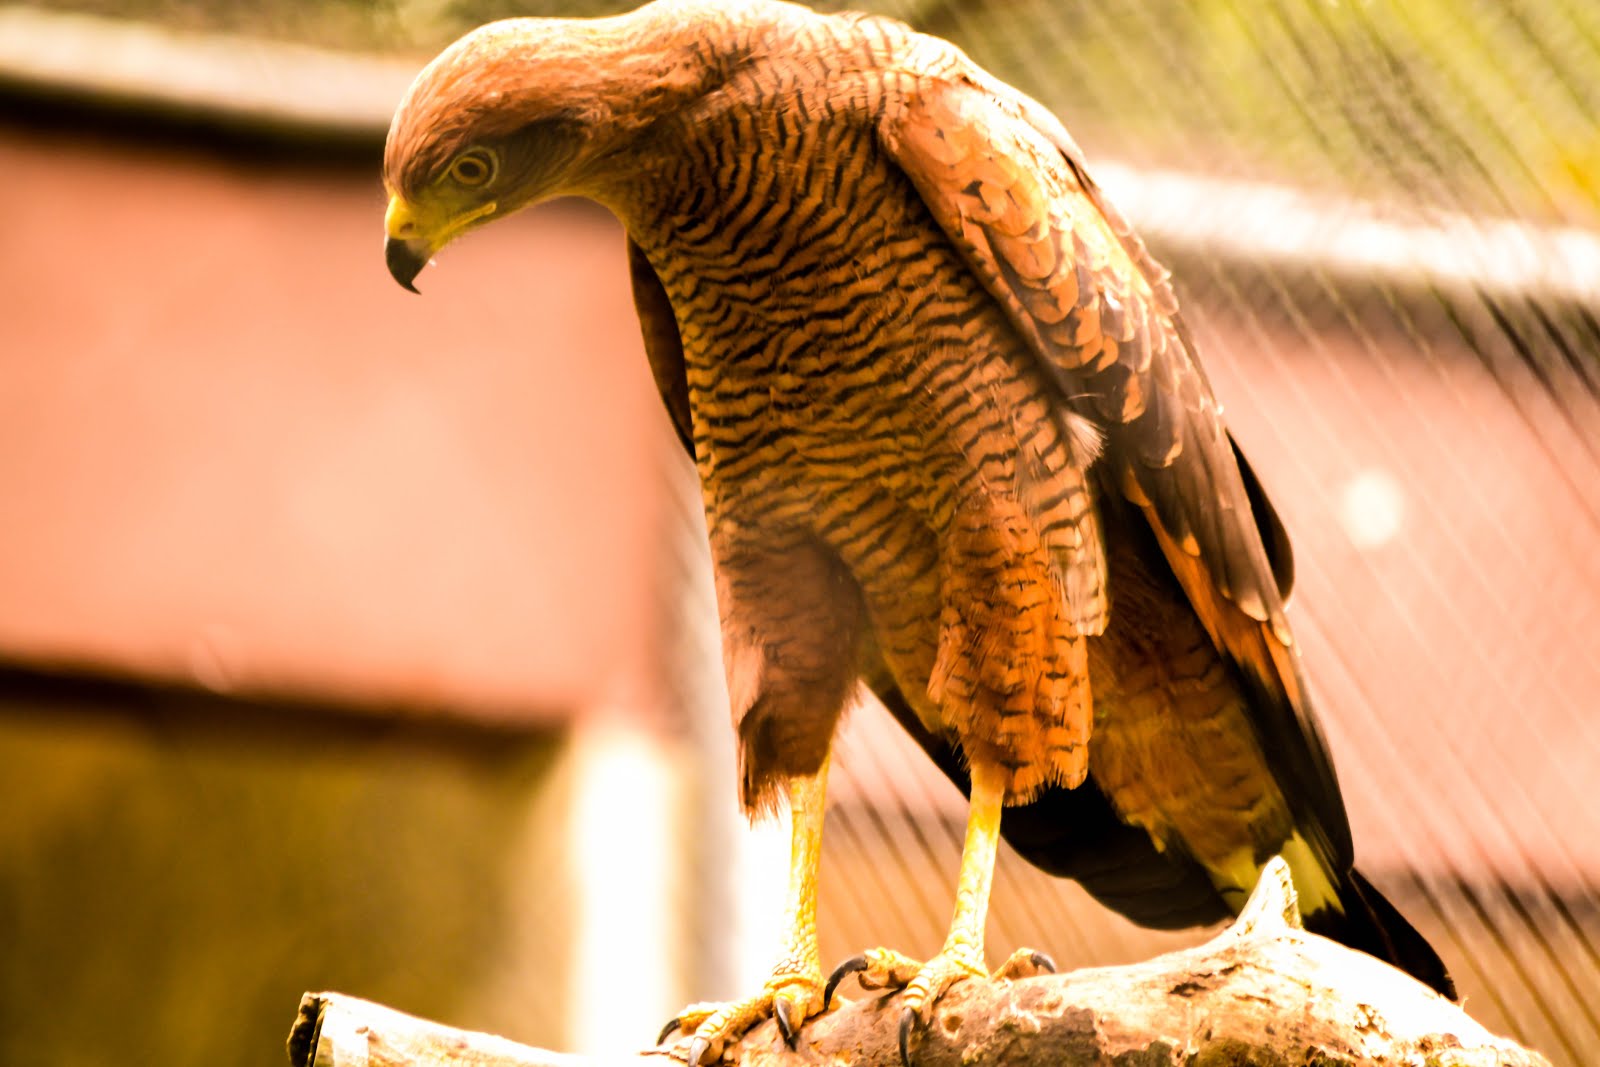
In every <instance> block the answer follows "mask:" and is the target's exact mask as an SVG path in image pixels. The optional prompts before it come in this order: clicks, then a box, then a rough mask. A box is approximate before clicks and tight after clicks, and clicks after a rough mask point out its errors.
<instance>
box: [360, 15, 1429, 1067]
mask: <svg viewBox="0 0 1600 1067" xmlns="http://www.w3.org/2000/svg"><path fill="white" fill-rule="evenodd" d="M384 181H385V184H386V187H387V190H388V193H389V197H390V199H389V206H388V212H387V216H386V220H385V224H386V230H387V238H386V241H385V255H386V258H387V262H388V267H389V270H390V272H391V273H392V274H393V275H394V277H395V279H396V280H397V281H398V282H399V283H400V284H401V285H403V286H405V287H407V288H413V282H414V279H415V278H416V276H417V274H418V273H419V272H420V271H421V269H422V267H423V265H424V264H426V263H427V262H428V260H429V258H430V257H431V256H432V255H433V253H434V252H435V251H437V250H438V249H439V248H440V247H441V246H443V245H444V244H445V243H447V242H449V241H451V240H453V239H454V238H456V237H458V236H460V235H461V234H463V233H465V232H467V231H468V230H470V229H473V228H475V227H478V226H482V225H485V224H487V223H489V222H491V221H493V220H495V219H499V218H503V217H505V216H506V215H509V214H511V213H512V212H515V211H517V210H518V209H520V208H523V207H525V206H527V205H529V204H532V203H535V202H538V201H543V200H547V199H549V198H552V197H556V196H581V197H587V198H590V199H592V200H595V201H597V202H599V203H600V204H602V205H604V206H605V207H606V208H608V209H610V210H611V211H612V212H613V213H614V214H615V215H616V216H617V217H618V218H619V219H620V220H621V222H622V224H623V226H624V228H625V229H626V231H627V236H628V254H629V259H630V263H631V270H632V281H633V288H634V296H635V299H636V303H637V307H638V312H639V318H640V321H641V324H642V327H643V332H644V341H645V348H646V351H647V353H648V355H649V360H650V365H651V369H652V371H653V372H654V375H655V380H656V384H657V385H658V386H659V387H660V391H661V396H662V398H663V400H664V401H665V403H666V406H667V409H668V412H669V413H670V415H671V418H672V422H673V424H674V425H675V426H676V428H677V430H678V432H679V434H680V435H681V437H682V439H683V443H684V445H685V447H686V448H687V449H688V450H689V451H690V452H691V454H692V455H693V458H694V461H695V464H696V467H697V470H698V473H699V477H700V483H701V486H702V489H703V497H704V504H705V514H706V527H707V530H708V533H709V537H710V544H711V554H712V562H713V567H714V571H715V576H716V591H717V600H718V607H719V613H720V616H721V628H722V643H723V650H724V661H725V665H726V670H727V681H728V692H729V696H730V698H731V701H732V713H733V723H734V728H735V730H736V731H737V736H738V750H739V762H740V780H739V796H740V800H741V801H742V803H743V805H744V807H745V808H746V809H747V810H748V811H750V812H751V813H759V812H762V811H764V810H767V809H770V808H772V807H773V806H774V805H776V804H778V803H783V802H786V803H787V804H788V806H789V808H790V809H791V811H792V819H793V842H792V857H791V867H790V871H791V874H790V889H789V899H788V911H787V927H788V934H787V938H786V944H785V946H784V949H783V952H782V956H781V959H780V961H779V963H778V965H777V966H776V968H775V969H774V971H773V974H772V977H771V979H770V980H769V981H768V982H767V983H766V985H765V987H764V988H763V989H762V990H761V991H760V992H759V993H757V994H756V995H754V996H752V997H749V998H748V999H745V1000H742V1001H738V1002H734V1003H730V1004H722V1005H697V1006H695V1007H694V1008H692V1009H690V1010H688V1011H686V1012H685V1013H684V1014H683V1015H681V1016H680V1017H679V1018H678V1019H677V1020H675V1025H677V1026H681V1027H682V1028H683V1030H684V1031H685V1032H686V1033H688V1034H691V1035H692V1037H691V1038H690V1059H691V1062H694V1063H698V1062H700V1061H702V1060H705V1061H707V1062H709V1061H710V1060H711V1059H714V1058H716V1057H717V1056H719V1055H720V1051H721V1049H722V1048H723V1047H724V1045H725V1044H726V1043H727V1042H728V1041H729V1040H731V1039H732V1038H734V1037H736V1036H737V1035H738V1034H739V1033H741V1032H742V1031H743V1030H745V1029H746V1028H748V1027H749V1026H751V1025H752V1024H753V1023H755V1022H756V1021H758V1020H760V1019H762V1018H764V1017H766V1016H768V1015H775V1016H776V1018H777V1021H778V1024H779V1026H780V1027H781V1029H782V1030H783V1031H784V1033H785V1036H786V1037H788V1038H789V1039H790V1040H791V1041H792V1040H793V1035H794V1034H795V1032H796V1031H797V1029H798V1027H799V1026H800V1025H801V1024H802V1023H803V1022H804V1021H805V1019H806V1018H808V1017H810V1016H812V1015H814V1014H816V1013H817V1012H819V1011H821V1010H823V1009H824V1007H825V1005H826V1000H827V994H831V992H832V987H831V984H829V983H825V981H824V978H823V975H822V972H821V969H820V964H819V960H818V957H817V945H816V925H815V923H816V915H815V893H816V878H817V864H818V857H819V853H820V842H821V835H822V826H823V799H824V791H825V786H826V781H827V775H828V754H829V746H830V742H831V740H832V738H833V735H834V730H835V727H836V726H837V724H838V722H839V717H840V714H841V711H842V710H843V708H844V707H845V705H846V704H847V702H849V700H850V698H851V694H852V691H853V689H854V687H855V686H856V684H857V681H858V679H864V680H865V682H866V683H867V684H868V685H869V686H870V687H871V688H872V690H873V691H875V692H876V693H877V695H878V696H879V697H880V698H881V699H882V702H883V703H884V705H885V706H886V707H887V708H888V709H889V710H890V711H891V712H892V713H893V714H894V715H895V716H896V718H898V719H899V721H900V722H901V723H902V724H903V725H904V726H905V727H906V729H907V730H909V731H910V732H911V733H912V735H913V736H914V737H915V738H916V739H917V740H918V741H919V742H920V743H921V745H922V746H923V747H924V748H925V749H926V750H927V752H928V753H929V755H930V756H931V757H932V758H933V759H934V760H935V761H936V762H937V763H938V765H939V766H940V767H941V768H942V769H943V770H944V771H945V772H946V773H947V774H949V775H950V777H951V778H952V779H954V780H955V781H956V783H957V784H958V785H959V786H960V787H961V788H962V789H963V790H965V791H966V792H967V794H968V796H969V798H970V814H969V820H968V825H967V832H966V841H965V846H964V850H963V853H962V860H961V869H960V874H959V882H958V888H957V893H956V902H955V912H954V916H953V918H952V920H951V924H950V928H949V935H948V938H947V939H946V941H945V943H944V947H943V948H942V949H941V950H940V951H939V953H938V954H937V955H936V956H934V958H933V959H932V960H930V961H928V962H927V963H925V964H920V963H917V962H916V961H913V960H909V959H907V958H905V957H904V956H901V955H900V954H898V953H896V952H893V951H891V950H888V949H874V950H872V951H869V952H867V953H865V954H864V955H863V956H861V957H858V958H857V959H855V960H852V961H849V962H848V963H847V964H846V965H845V966H844V967H843V968H841V970H840V972H837V973H836V974H835V980H837V978H838V977H840V976H841V975H843V974H847V973H851V972H855V973H857V976H858V980H859V981H860V982H861V984H863V985H865V986H868V987H900V986H904V987H905V989H906V993H905V1004H906V1009H905V1012H906V1014H905V1015H904V1017H903V1020H902V1030H901V1033H902V1050H904V1048H905V1037H906V1034H907V1032H908V1028H909V1027H913V1026H914V1024H915V1021H916V1020H918V1019H922V1020H925V1019H926V1018H927V1016H928V1012H929V1011H930V1010H931V1007H932V1005H933V1003H934V1002H935V1001H936V1000H937V999H938V997H939V996H940V995H941V994H942V992H943V991H944V990H945V989H946V988H947V987H948V986H949V985H950V984H951V983H953V982H955V981H958V980H961V979H965V978H968V977H973V976H981V975H984V974H986V973H987V971H986V967H987V964H986V960H985V954H984V945H983V929H984V918H985V913H986V909H987V905H988V897H989V887H990V880H991V873H992V867H993V862H994V856H995V849H996V845H997V842H998V840H999V838H1000V836H1001V835H1002V834H1004V835H1005V837H1006V838H1007V839H1008V840H1009V841H1010V842H1011V843H1012V844H1013V845H1014V846H1015V847H1016V849H1017V850H1018V851H1019V852H1020V853H1021V854H1022V855H1023V856H1024V857H1026V858H1027V859H1029V860H1030V861H1032V862H1033V863H1035V864H1037V865H1038V866H1040V867H1042V868H1044V869H1045V870H1047V871H1050V872H1052V873H1056V874H1060V875H1066V876H1071V877H1075V878H1077V879H1078V880H1079V881H1081V882H1082V883H1083V884H1084V885H1085V886H1086V887H1087V889H1088V890H1089V891H1090V892H1091V893H1092V894H1093V895H1095V896H1096V897H1098V898H1099V899H1100V900H1102V901H1103V902H1104V903H1106V904H1108V905H1109V906H1111V907H1112V908H1115V909H1117V910H1118V911H1121V912H1122V913H1124V914H1126V915H1128V916H1129V917H1130V918H1132V919H1134V920H1135V921H1137V922H1140V923H1144V924H1147V925H1153V926H1162V927H1175V926H1184V925H1189V924H1195V923H1201V922H1207V921H1211V920H1214V919H1218V918H1221V917H1224V916H1226V915H1227V914H1229V913H1230V912H1233V911H1236V910H1237V909H1238V908H1239V907H1240V906H1241V904H1242V902H1243V900H1244V898H1245V895H1246V894H1247V892H1248V891H1249V889H1250V888H1251V887H1252V886H1253V885H1254V884H1255V881H1256V878H1257V876H1258V874H1259V872H1260V870H1261V867H1262V865H1263V864H1264V863H1265V861H1266V860H1267V859H1269V858H1270V857H1271V856H1273V855H1274V854H1278V853H1281V854H1283V855H1284V856H1285V857H1286V858H1287V859H1288V861H1289V863H1290V866H1291V868H1292V871H1293V875H1294V879H1295V884H1296V887H1297V889H1298V892H1299V895H1300V900H1301V903H1302V906H1303V908H1304V911H1305V913H1306V917H1307V921H1308V923H1309V924H1310V925H1311V926H1312V927H1313V928H1314V929H1319V930H1321V931H1323V932H1325V933H1327V934H1329V935H1330V936H1332V937H1334V938H1336V939H1339V940H1341V941H1344V942H1346V943H1347V944H1350V945H1352V946H1355V947H1358V948H1361V949H1364V950H1367V951H1369V952H1372V953H1374V954H1375V955H1378V956H1380V957H1383V958H1385V959H1388V960H1390V961H1392V962H1393V963H1395V964H1396V965H1398V966H1400V967H1401V968H1403V969H1405V970H1408V971H1410V972H1411V973H1412V974H1414V975H1415V976H1417V977H1418V978H1420V979H1421V980H1423V981H1424V982H1427V983H1429V984H1430V985H1432V986H1433V987H1434V988H1435V989H1437V990H1439V991H1440V992H1443V993H1445V994H1447V995H1449V994H1451V993H1452V992H1453V990H1452V988H1451V984H1450V979H1449V977H1448V975H1447V973H1446V970H1445V968H1444V965H1443V964H1442V963H1441V962H1440V960H1439V957H1438V956H1437V955H1436V954H1435V953H1434V951H1433V949H1432V948H1431V947H1430V946H1429V945H1428V943H1427V942H1426V941H1425V940H1424V939H1423V938H1422V936H1421V935H1420V934H1418V933H1417V931H1416V930H1415V929H1413V928H1412V927H1411V926H1410V925H1409V924H1408V923H1407V922H1406V921H1405V919H1404V918H1402V917H1401V916H1400V914H1399V913H1398V912H1397V911H1396V910H1395V909H1394V908H1393V907H1392V906H1391V905H1389V904H1388V903H1387V902H1386V901H1385V900H1384V899H1383V897H1381V896H1380V895H1379V894H1378V893H1377V891H1376V890H1375V889H1373V887H1372V886H1371V885H1370V884H1369V883H1367V882H1366V881H1365V880H1364V879H1363V878H1362V877H1361V876H1360V875H1359V874H1358V873H1357V872H1356V871H1355V869H1354V867H1353V850H1352V846H1351V838H1350V828H1349V824H1348V821H1347V818H1346V815H1345V809H1344V804H1343V801H1342V799H1341V797H1340V792H1339V786H1338V783H1337V780H1336V778H1335V776H1334V771H1333V767H1332V765H1331V763H1330V761H1329V756H1328V752H1327V748H1326V745H1325V744H1324V742H1323V739H1322V736H1321V734H1320V733H1319V731H1318V728H1317V724H1316V721H1315V718H1314V716H1313V713H1312V708H1311V703H1310V701H1309V698H1308V694H1307V690H1306V684H1305V681H1304V679H1303V677H1302V673H1301V669H1300V666H1299V658H1298V652H1297V649H1296V647H1295V645H1294V641H1293V638H1292V635H1291V631H1290V627H1289V623H1288V621H1287V620H1286V618H1285V615H1284V602H1285V599H1286V597H1287V596H1288V592H1289V586H1290V583H1291V581H1292V569H1293V568H1292V564H1291V559H1290V551H1289V543H1288V539H1287V536H1286V535H1285V532H1284V529H1283V526H1282V524H1281V523H1280V522H1279V520H1278V518H1277V516H1276V514H1275V513H1274V512H1273V510H1272V507H1271V505H1270V504H1269V503H1268V501H1267V498H1266V496H1265V494H1264V493H1263V492H1262V489H1261V486H1260V485H1259V483H1258V482H1257V480H1256V478H1255V476H1254V475H1253V474H1252V472H1251V470H1250V467H1249V465H1248V464H1247V463H1246V462H1245V461H1244V458H1243V456H1242V455H1241V454H1240V452H1239V451H1238V449H1237V446H1236V445H1235V443H1234V441H1233V439H1232V438H1231V437H1230V435H1229V433H1228V430H1227V428H1226V426H1225V425H1224V423H1223V420H1222V411H1221V408H1220V406H1219V405H1218V403H1217V401H1216V399H1215V398H1214V396H1213V394H1212V390H1211V387H1210V385H1209V384H1208V383H1207V381H1206V377H1205V374H1204V372H1203V371H1202V370H1201V367H1200V364H1199V362H1198V359H1197V356H1196V353H1195V348H1194V344H1193V342H1192V340H1191V338H1190V336H1189V334H1188V333H1187V332H1186V330H1185V327H1184V324H1183V321H1182V320H1181V318H1180V317H1179V314H1178V305H1177V300H1176V299H1175V297H1174V295H1173V290H1172V287H1171V285H1170V284H1169V281H1168V276H1167V274H1166V272H1165V271H1164V270H1163V269H1162V268H1161V267H1160V266H1159V265H1158V264H1157V263H1156V262H1155V260H1154V259H1153V258H1152V257H1151V255H1150V254H1149V253H1148V252H1147V251H1146V249H1145V246H1144V244H1143V243H1142V242H1141V241H1140V239H1139V238H1138V237H1137V236H1136V235H1135V234H1134V232H1133V231H1132V229H1131V228H1130V227H1129V225H1128V224H1127V223H1126V221H1125V220H1124V219H1123V218H1122V216H1121V215H1119V214H1118V213H1117V211H1116V210H1115V209H1114V208H1113V207H1112V205H1111V204H1110V203H1109V202H1108V200H1107V199H1106V197H1105V195H1104V194H1103V193H1102V191H1101V190H1100V188H1099V187H1098V186H1097V185H1096V184H1095V183H1094V181H1093V180H1092V179H1091V178H1090V176H1089V173H1088V170H1087V169H1086V167H1085V164H1084V159H1083V155H1082V153H1081V152H1080V151H1079V149H1078V147H1077V145H1076V144H1074V142H1073V140H1072V138H1071V137H1070V136H1069V135H1068V133H1067V131H1066V130H1065V129H1064V128H1063V127H1062V125H1061V123H1060V122H1058V121H1057V120H1056V118H1055V117H1054V116H1053V115H1051V114H1050V113H1049V112H1048V111H1047V110H1046V109H1045V108H1044V107H1042V106H1041V105H1040V104H1038V103H1036V102H1035V101H1033V100H1031V99H1029V98H1028V97H1026V96H1024V95H1023V94H1022V93H1020V92H1018V91H1017V90H1015V89H1013V88H1011V87H1010V86H1008V85H1006V84H1004V83H1002V82H1001V81H999V80H997V79H996V78H994V77H993V76H991V75H990V74H988V73H987V72H985V71H984V70H982V69H980V68H979V67H978V66H977V65H975V64H974V63H973V62H972V61H971V60H969V59H968V58H967V57H966V56H965V55H964V54H963V53H962V52H961V51H960V50H959V49H957V48H956V47H954V46H953V45H950V44H948V43H946V42H944V41H942V40H939V39H937V38H933V37H929V36H925V35H922V34H918V33H916V32H913V31H912V30H911V29H910V28H908V27H907V26H905V25H903V24H901V23H899V22H895V21H892V20H889V19H884V18H879V17H872V16H865V15H843V16H822V15H818V14H815V13H813V12H811V11H809V10H807V9H805V8H803V7H800V6H797V5H793V4H787V3H779V2H774V0H731V2H730V0H657V2H655V3H651V4H648V5H647V6H645V7H642V8H640V9H639V10H637V11H635V12H632V13H631V14H627V15H621V16H617V17H613V18H604V19H532V18H528V19H511V20H506V21H501V22H496V23H491V24H489V25H487V26H484V27H482V28H480V29H478V30H476V31H474V32H472V33H470V34H468V35H467V36H466V37H464V38H462V39H461V40H460V41H457V42H456V43H455V44H453V45H452V46H450V47H449V48H448V49H446V50H445V51H444V52H443V53H442V54H441V55H440V56H439V57H438V58H436V59H435V60H434V61H433V62H432V63H431V64H429V65H428V66H427V67H426V69H424V70H423V71H422V73H421V74H420V75H419V76H418V77H417V80H416V82H415V84H414V85H413V86H412V87H411V89H410V91H409V92H408V93H407V95H406V96H405V98H404V100H403V101H402V103H401V104H400V106H399V108H398V110H397V112H396V114H395V117H394V122H393V125H392V126H391V128H390V131H389V138H388V144H387V149H386V154H385V158H384ZM1030 961H1035V962H1036V961H1037V957H1036V956H1035V955H1034V954H1032V953H1030V952H1028V951H1027V950H1021V952H1019V954H1018V955H1016V956H1014V957H1013V958H1012V959H1011V960H1010V961H1008V963H1007V965H1006V966H1005V967H1004V968H1002V970H1003V971H1005V973H1008V974H1019V973H1024V972H1026V971H1028V970H1029V969H1030V966H1029V964H1030Z"/></svg>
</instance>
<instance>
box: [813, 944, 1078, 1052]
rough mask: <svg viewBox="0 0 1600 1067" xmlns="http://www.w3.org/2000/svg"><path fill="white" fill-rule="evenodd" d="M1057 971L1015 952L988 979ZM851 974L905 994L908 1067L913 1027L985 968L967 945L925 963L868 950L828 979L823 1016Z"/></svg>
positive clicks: (1032, 955) (866, 985)
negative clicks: (948, 993)
mask: <svg viewBox="0 0 1600 1067" xmlns="http://www.w3.org/2000/svg"><path fill="white" fill-rule="evenodd" d="M1055 969H1056V965H1055V963H1054V961H1052V960H1051V959H1050V957H1049V956H1046V955H1045V954H1044V953H1043V952H1038V951H1035V950H1034V949H1031V948H1019V949H1017V950H1016V951H1015V952H1013V953H1012V954H1011V956H1010V958H1009V959H1007V960H1006V961H1005V962H1004V963H1002V964H1001V965H1000V966H999V968H998V969H997V970H996V971H995V972H994V974H993V975H990V976H989V977H991V978H993V979H995V980H1003V981H1011V980H1013V979H1018V978H1032V977H1034V976H1035V975H1040V974H1054V973H1055ZM852 974H853V975H855V976H856V982H857V983H858V984H859V985H860V986H861V988H863V989H903V990H905V998H904V1005H905V1008H904V1011H903V1012H902V1013H901V1015H900V1062H901V1063H903V1064H905V1065H906V1067H910V1064H911V1054H910V1043H911V1031H912V1028H913V1027H914V1026H915V1025H916V1023H917V1022H918V1021H921V1022H923V1023H927V1022H928V1021H929V1018H930V1016H931V1015H932V1012H933V1006H934V1005H935V1004H936V1003H938V1001H939V998H940V997H942V996H944V994H945V992H946V991H947V990H948V989H949V988H950V987H951V986H952V985H955V984H956V983H957V982H959V981H961V980H962V979H964V978H982V977H984V969H983V958H982V956H981V955H977V956H974V954H973V953H972V952H971V951H970V950H968V949H966V948H965V946H955V947H954V948H953V949H952V947H951V946H946V948H945V949H944V951H942V952H940V953H939V954H938V955H937V956H935V957H933V959H931V960H929V961H928V962H927V963H918V962H917V961H916V960H914V959H912V958H910V957H909V956H906V955H903V954H901V953H899V952H896V951H894V950H893V949H888V948H875V949H869V950H868V951H866V952H863V953H862V954H861V955H859V956H854V957H852V958H850V959H848V960H845V961H844V962H843V963H841V964H839V966H838V967H835V968H834V971H833V973H832V974H831V975H829V976H828V984H827V985H826V986H824V987H823V990H822V1007H823V1010H824V1011H826V1010H827V1009H828V1008H829V1007H830V1006H831V1005H832V1003H833V991H834V990H835V989H836V988H837V987H838V985H839V983H840V982H842V981H844V979H846V978H848V977H849V976H850V975H852Z"/></svg>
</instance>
